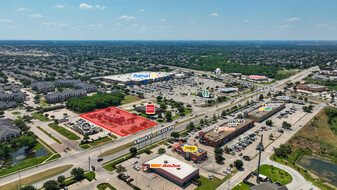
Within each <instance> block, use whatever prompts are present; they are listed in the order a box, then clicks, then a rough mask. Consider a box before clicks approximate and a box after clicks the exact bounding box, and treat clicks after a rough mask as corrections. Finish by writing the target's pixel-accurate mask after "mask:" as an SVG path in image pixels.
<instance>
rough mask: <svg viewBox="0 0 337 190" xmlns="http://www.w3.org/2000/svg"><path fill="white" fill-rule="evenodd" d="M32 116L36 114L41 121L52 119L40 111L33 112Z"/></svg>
mask: <svg viewBox="0 0 337 190" xmlns="http://www.w3.org/2000/svg"><path fill="white" fill-rule="evenodd" d="M32 116H34V117H35V118H36V119H38V120H40V121H50V120H49V119H48V118H46V117H45V116H44V115H42V114H40V113H32Z"/></svg>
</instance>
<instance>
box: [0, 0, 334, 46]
mask: <svg viewBox="0 0 337 190" xmlns="http://www.w3.org/2000/svg"><path fill="white" fill-rule="evenodd" d="M0 3H1V4H0V40H337V11H336V7H337V1H336V0H71V1H69V0H62V1H57V0H53V1H51V0H0Z"/></svg>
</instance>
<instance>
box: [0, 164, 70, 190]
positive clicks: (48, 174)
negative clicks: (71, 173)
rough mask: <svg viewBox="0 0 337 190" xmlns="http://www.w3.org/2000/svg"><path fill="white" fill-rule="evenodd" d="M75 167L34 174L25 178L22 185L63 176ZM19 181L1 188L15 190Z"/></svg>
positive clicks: (66, 166)
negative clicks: (62, 174) (59, 175)
mask: <svg viewBox="0 0 337 190" xmlns="http://www.w3.org/2000/svg"><path fill="white" fill-rule="evenodd" d="M72 166H73V165H65V166H60V167H57V168H53V169H50V170H47V171H44V172H41V173H38V174H34V175H32V176H29V177H25V178H22V179H21V185H22V186H24V185H30V184H34V183H36V182H39V181H42V180H44V179H48V178H50V177H53V176H56V175H58V174H61V173H63V172H65V171H67V170H69V169H70V168H71V167H72ZM19 183H20V182H19V180H17V181H14V182H11V183H8V184H6V185H3V186H0V189H1V190H13V189H16V188H17V184H19Z"/></svg>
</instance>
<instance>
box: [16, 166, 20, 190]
mask: <svg viewBox="0 0 337 190" xmlns="http://www.w3.org/2000/svg"><path fill="white" fill-rule="evenodd" d="M16 165H18V166H19V164H18V163H16ZM19 181H20V183H19V189H21V167H20V166H19Z"/></svg>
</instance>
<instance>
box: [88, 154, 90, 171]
mask: <svg viewBox="0 0 337 190" xmlns="http://www.w3.org/2000/svg"><path fill="white" fill-rule="evenodd" d="M88 160H89V171H90V156H88Z"/></svg>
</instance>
